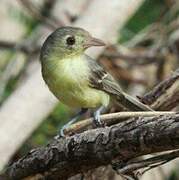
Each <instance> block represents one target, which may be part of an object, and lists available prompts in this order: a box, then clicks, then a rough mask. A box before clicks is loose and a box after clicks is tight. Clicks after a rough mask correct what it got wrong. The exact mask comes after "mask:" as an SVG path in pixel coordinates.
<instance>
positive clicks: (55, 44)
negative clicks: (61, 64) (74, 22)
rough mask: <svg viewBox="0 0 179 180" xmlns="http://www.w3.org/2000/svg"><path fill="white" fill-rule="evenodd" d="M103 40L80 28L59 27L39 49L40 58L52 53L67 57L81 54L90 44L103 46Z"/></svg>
mask: <svg viewBox="0 0 179 180" xmlns="http://www.w3.org/2000/svg"><path fill="white" fill-rule="evenodd" d="M104 45H105V44H104V42H103V41H102V40H99V39H97V38H94V37H92V36H91V35H90V33H89V32H87V31H86V30H84V29H82V28H76V27H68V26H67V27H61V28H58V29H57V30H55V31H54V32H53V33H52V34H51V35H49V36H48V38H47V39H46V41H45V42H44V44H43V46H42V49H41V59H44V58H46V57H48V56H49V55H52V56H53V55H54V56H56V57H59V58H68V57H73V56H77V55H80V54H83V52H84V51H85V50H86V49H87V48H89V47H92V46H104Z"/></svg>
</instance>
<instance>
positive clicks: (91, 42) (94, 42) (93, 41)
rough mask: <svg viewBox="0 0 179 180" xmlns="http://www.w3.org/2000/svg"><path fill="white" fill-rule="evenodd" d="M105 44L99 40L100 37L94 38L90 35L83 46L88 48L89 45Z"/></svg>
mask: <svg viewBox="0 0 179 180" xmlns="http://www.w3.org/2000/svg"><path fill="white" fill-rule="evenodd" d="M105 45H106V44H105V43H104V42H103V41H102V40H100V39H97V38H94V37H90V38H89V39H88V40H87V41H86V42H85V43H84V48H85V49H86V48H89V47H92V46H105Z"/></svg>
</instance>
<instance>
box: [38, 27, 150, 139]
mask: <svg viewBox="0 0 179 180" xmlns="http://www.w3.org/2000/svg"><path fill="white" fill-rule="evenodd" d="M93 46H105V43H104V42H103V41H102V40H100V39H97V38H95V37H93V36H92V35H91V34H90V33H89V32H88V31H86V30H84V29H82V28H79V27H71V26H64V27H59V28H57V29H56V30H55V31H54V32H52V33H51V34H50V35H49V36H48V37H47V39H46V40H45V42H44V43H43V45H42V48H41V51H40V62H41V72H42V77H43V79H44V81H45V83H46V84H47V86H48V88H49V89H50V91H51V92H52V93H53V94H54V95H55V96H56V97H57V98H58V99H59V100H60V101H61V102H62V103H63V104H66V105H67V106H69V107H72V108H79V109H81V110H80V111H79V112H78V113H77V114H76V115H75V116H74V117H73V118H72V119H71V120H70V121H69V122H68V123H67V124H66V125H64V126H63V127H62V128H61V131H60V135H61V136H64V130H65V129H66V128H67V127H68V126H70V125H71V124H72V123H74V122H76V121H77V120H78V119H79V117H80V116H82V115H83V114H85V113H86V112H87V111H88V109H94V110H95V111H94V118H93V119H94V124H95V125H96V126H100V125H102V122H101V120H100V114H101V112H102V111H103V109H104V108H106V107H107V106H108V105H109V103H110V101H111V99H114V100H116V102H118V103H119V104H120V105H121V106H122V107H124V108H126V109H127V110H130V111H153V110H152V109H151V108H150V107H149V106H147V105H145V104H143V103H141V102H140V101H138V100H137V99H135V98H133V97H132V96H130V95H128V94H127V93H125V92H124V91H123V90H122V89H121V87H120V85H119V83H118V82H117V81H116V80H115V78H114V77H113V76H112V75H111V74H110V73H108V72H107V71H106V70H105V69H104V67H103V66H102V65H101V64H99V63H98V62H97V61H96V60H95V59H92V58H91V57H90V56H88V55H87V54H85V51H86V50H87V49H88V48H90V47H93Z"/></svg>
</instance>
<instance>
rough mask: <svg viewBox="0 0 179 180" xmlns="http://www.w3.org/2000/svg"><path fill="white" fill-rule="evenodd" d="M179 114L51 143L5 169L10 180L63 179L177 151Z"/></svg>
mask: <svg viewBox="0 0 179 180" xmlns="http://www.w3.org/2000/svg"><path fill="white" fill-rule="evenodd" d="M178 129H179V115H174V116H159V117H155V118H153V117H147V118H138V119H136V120H134V119H130V120H128V121H126V122H123V123H120V124H118V125H114V126H112V127H106V128H98V129H95V130H89V131H86V132H84V133H81V134H78V135H74V136H71V137H67V138H60V139H56V140H53V141H52V142H51V143H50V144H49V145H47V146H46V147H42V148H39V149H35V150H33V151H31V152H29V153H28V154H27V155H26V156H25V157H24V158H22V159H20V160H19V161H18V162H16V163H14V164H13V165H12V166H11V167H10V168H9V171H8V173H9V175H10V177H11V179H21V178H23V177H27V176H30V175H35V174H38V173H42V174H43V176H44V177H46V178H50V179H66V178H67V177H70V176H72V175H75V174H77V173H80V172H86V171H87V170H90V169H93V168H96V167H99V166H101V165H107V164H110V163H111V161H112V160H114V159H115V158H117V159H119V160H120V161H121V165H122V164H123V163H122V162H125V161H127V160H129V159H131V158H135V157H138V156H141V155H145V154H149V153H155V152H160V151H166V150H172V149H176V148H179V131H178Z"/></svg>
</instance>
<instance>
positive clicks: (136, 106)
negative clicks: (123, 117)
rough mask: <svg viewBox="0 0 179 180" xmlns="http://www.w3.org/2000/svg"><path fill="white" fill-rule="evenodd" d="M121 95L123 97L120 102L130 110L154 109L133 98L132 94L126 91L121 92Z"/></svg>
mask: <svg viewBox="0 0 179 180" xmlns="http://www.w3.org/2000/svg"><path fill="white" fill-rule="evenodd" d="M123 95H124V97H123V100H122V103H121V104H122V105H123V106H124V107H126V108H127V109H129V110H132V111H154V110H153V109H152V108H150V107H149V106H147V105H145V104H143V103H141V102H140V101H138V100H137V99H135V98H133V97H132V96H130V95H128V94H126V93H123Z"/></svg>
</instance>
